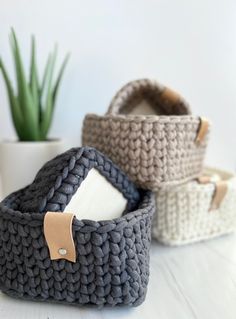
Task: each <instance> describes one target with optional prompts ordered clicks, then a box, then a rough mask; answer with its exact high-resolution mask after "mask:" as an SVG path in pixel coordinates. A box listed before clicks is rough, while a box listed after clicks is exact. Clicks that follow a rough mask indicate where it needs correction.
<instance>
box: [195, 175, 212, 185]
mask: <svg viewBox="0 0 236 319" xmlns="http://www.w3.org/2000/svg"><path fill="white" fill-rule="evenodd" d="M197 182H198V183H199V184H209V183H212V178H211V176H209V175H202V176H199V177H198V178H197Z"/></svg>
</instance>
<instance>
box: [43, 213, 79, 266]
mask: <svg viewBox="0 0 236 319" xmlns="http://www.w3.org/2000/svg"><path fill="white" fill-rule="evenodd" d="M73 218H74V214H70V213H65V212H64V213H54V212H47V213H46V214H45V217H44V235H45V238H46V242H47V245H48V248H49V252H50V258H51V260H56V259H66V260H69V261H72V262H75V261H76V253H75V243H74V239H73V235H72V222H73Z"/></svg>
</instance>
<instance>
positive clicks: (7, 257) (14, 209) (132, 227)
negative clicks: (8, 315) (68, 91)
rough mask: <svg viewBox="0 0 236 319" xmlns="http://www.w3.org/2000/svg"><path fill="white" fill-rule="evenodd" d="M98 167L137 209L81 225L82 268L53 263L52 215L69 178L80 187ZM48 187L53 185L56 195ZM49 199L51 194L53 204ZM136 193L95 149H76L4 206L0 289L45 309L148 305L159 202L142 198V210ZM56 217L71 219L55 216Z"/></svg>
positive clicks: (77, 234) (74, 231)
mask: <svg viewBox="0 0 236 319" xmlns="http://www.w3.org/2000/svg"><path fill="white" fill-rule="evenodd" d="M98 165H99V170H100V172H102V171H103V172H104V174H106V178H107V179H108V180H109V179H112V180H113V184H114V185H115V184H117V185H118V184H119V187H120V188H122V187H123V188H124V193H125V192H126V196H127V199H128V202H129V204H130V205H131V206H133V209H131V210H130V211H127V212H124V214H123V215H122V216H121V217H119V218H116V219H113V220H104V221H93V220H79V219H77V218H73V219H72V224H71V235H72V238H73V241H74V248H75V260H74V262H72V261H69V260H66V259H64V258H62V259H57V260H52V258H51V255H50V251H49V247H48V241H47V240H46V238H45V228H44V227H45V216H46V215H47V214H48V212H46V211H47V207H49V208H53V207H54V208H55V207H56V206H55V200H56V199H58V198H59V197H58V194H59V193H60V192H62V190H64V191H65V190H67V192H68V189H69V187H68V178H69V177H70V180H71V181H72V180H73V181H75V178H76V177H78V176H79V175H78V174H80V177H79V178H78V180H79V182H78V184H80V183H81V180H83V178H84V175H85V176H86V174H87V173H88V170H89V169H90V168H91V167H96V166H98ZM108 169H109V172H108ZM78 172H79V173H78ZM68 176H69V177H68ZM47 181H48V183H49V184H50V183H51V185H49V187H48V186H47ZM45 183H46V184H45ZM63 183H64V184H63ZM43 185H45V186H44V187H43ZM52 185H53V188H52ZM55 185H56V186H55ZM65 185H67V187H66V188H65ZM122 185H123V186H122ZM77 186H78V185H77ZM45 189H46V190H45ZM52 189H53V190H54V191H52ZM55 189H57V191H58V192H56V190H55ZM33 190H34V191H33ZM41 191H42V192H46V193H47V194H46V193H45V194H46V195H45V194H44V195H45V196H46V197H45V198H46V200H45V198H44V199H42V197H43V196H41V195H40V192H41ZM37 192H38V193H37ZM136 192H137V190H134V189H133V183H131V182H130V181H128V180H127V178H126V176H125V175H123V173H121V171H120V170H119V169H118V168H117V167H116V166H115V165H113V164H112V162H111V161H110V160H108V159H106V157H105V156H103V155H102V154H101V153H99V152H97V151H96V150H94V149H92V148H81V149H72V150H71V151H70V152H67V153H65V154H63V155H60V156H58V157H57V158H56V159H54V160H52V161H50V162H48V163H47V164H46V165H45V166H44V167H43V168H42V169H41V170H40V171H39V173H38V175H37V176H36V178H35V180H34V182H33V183H32V184H31V185H30V186H28V187H26V188H25V189H22V190H20V191H17V192H15V193H13V194H11V195H9V196H8V197H7V198H6V199H5V200H4V201H3V202H2V203H1V204H0V289H1V290H2V291H3V292H4V293H6V294H8V295H11V296H14V297H18V298H23V299H31V300H39V301H52V302H53V301H54V302H60V303H67V304H74V305H94V306H97V307H102V306H116V305H129V306H138V305H140V304H141V303H142V302H143V301H144V299H145V295H146V291H147V285H148V279H149V249H150V242H151V221H152V215H153V212H154V210H155V200H154V197H153V194H152V193H151V192H149V191H146V192H145V191H143V192H139V197H140V199H139V201H138V203H137V205H136V204H134V201H132V200H133V199H134V196H133V195H132V196H133V198H131V194H132V193H136ZM39 195H40V196H39ZM30 196H32V198H39V199H40V200H41V199H42V201H41V203H40V206H39V208H38V210H33V209H35V207H36V206H37V205H36V202H33V204H32V200H31V197H30ZM70 197H71V196H70V195H68V198H70ZM27 198H28V199H30V200H29V202H27ZM63 198H64V197H63ZM46 201H49V202H50V203H48V202H46ZM23 202H24V203H23ZM23 204H27V205H28V207H29V210H28V211H27V210H26V206H27V205H26V206H25V208H24V210H23V209H22V207H24V205H23ZM31 204H32V205H31ZM30 205H31V206H30ZM134 205H135V207H134ZM59 206H60V205H59ZM131 206H130V207H131ZM59 208H60V207H59ZM45 209H46V211H45ZM53 214H56V215H57V216H58V215H64V216H65V215H66V214H67V213H62V212H59V211H58V212H56V210H54V213H53Z"/></svg>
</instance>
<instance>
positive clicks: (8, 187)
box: [0, 140, 64, 198]
mask: <svg viewBox="0 0 236 319" xmlns="http://www.w3.org/2000/svg"><path fill="white" fill-rule="evenodd" d="M63 150H64V143H63V141H61V140H50V141H46V142H11V141H3V142H0V177H1V188H2V190H1V194H0V197H1V198H3V197H5V196H7V195H8V194H10V193H11V192H13V191H15V190H17V189H19V188H22V187H24V186H26V185H28V184H29V183H31V182H32V180H33V178H34V177H35V174H36V173H37V171H38V170H39V169H40V168H41V166H42V165H43V164H44V163H45V162H47V161H48V160H50V159H52V158H53V157H55V156H56V155H58V154H59V153H61V152H62V151H63Z"/></svg>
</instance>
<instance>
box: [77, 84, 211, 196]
mask: <svg viewBox="0 0 236 319" xmlns="http://www.w3.org/2000/svg"><path fill="white" fill-rule="evenodd" d="M208 126H209V125H208V121H206V120H204V119H201V118H199V117H196V116H192V115H191V111H190V109H189V106H188V104H187V103H186V102H185V101H184V100H183V99H182V98H181V97H180V96H179V95H178V94H177V93H175V92H173V91H172V90H170V89H168V88H166V87H163V86H161V85H159V84H158V83H156V82H155V81H151V80H147V79H146V80H137V81H134V82H130V83H128V84H127V85H125V86H124V87H123V88H122V89H121V90H120V91H119V92H118V93H117V94H116V96H115V97H114V98H113V100H112V102H111V104H110V107H109V109H108V112H107V114H106V115H105V116H98V115H95V114H88V115H87V116H86V117H85V119H84V124H83V136H82V140H83V145H89V146H94V147H96V148H97V149H98V150H100V151H102V152H104V153H105V154H106V155H107V156H109V157H110V158H111V159H112V160H113V161H114V162H115V163H116V164H118V165H119V166H120V167H121V168H122V169H123V170H124V172H126V173H127V174H128V176H129V177H130V178H131V180H132V181H134V182H135V183H136V184H137V185H138V186H140V187H142V188H144V189H151V190H157V189H158V188H160V187H164V186H172V185H178V184H180V183H183V182H186V181H188V180H191V179H193V178H195V177H197V176H199V174H200V173H201V171H202V167H203V159H204V155H205V150H206V146H207V140H208V138H207V135H208V131H209V128H208Z"/></svg>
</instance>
